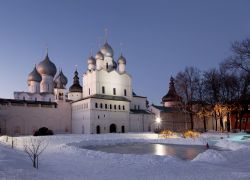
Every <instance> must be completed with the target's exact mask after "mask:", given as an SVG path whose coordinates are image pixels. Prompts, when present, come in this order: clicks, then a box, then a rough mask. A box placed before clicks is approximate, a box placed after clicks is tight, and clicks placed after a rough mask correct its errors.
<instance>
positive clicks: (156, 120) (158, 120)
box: [155, 117, 161, 138]
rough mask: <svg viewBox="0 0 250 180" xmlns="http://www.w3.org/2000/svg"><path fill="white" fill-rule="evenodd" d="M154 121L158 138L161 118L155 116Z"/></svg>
mask: <svg viewBox="0 0 250 180" xmlns="http://www.w3.org/2000/svg"><path fill="white" fill-rule="evenodd" d="M155 122H156V124H157V130H158V138H159V134H160V123H161V118H160V117H157V118H156V119H155Z"/></svg>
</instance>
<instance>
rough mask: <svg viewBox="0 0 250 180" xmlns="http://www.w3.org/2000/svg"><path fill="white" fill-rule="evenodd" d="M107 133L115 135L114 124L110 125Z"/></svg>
mask: <svg viewBox="0 0 250 180" xmlns="http://www.w3.org/2000/svg"><path fill="white" fill-rule="evenodd" d="M109 132H110V133H116V125H115V124H111V125H110V127H109Z"/></svg>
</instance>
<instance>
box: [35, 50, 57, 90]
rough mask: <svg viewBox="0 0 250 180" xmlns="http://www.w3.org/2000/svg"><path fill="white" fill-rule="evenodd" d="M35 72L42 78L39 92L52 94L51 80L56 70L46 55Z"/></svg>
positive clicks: (52, 85)
mask: <svg viewBox="0 0 250 180" xmlns="http://www.w3.org/2000/svg"><path fill="white" fill-rule="evenodd" d="M37 71H38V72H39V74H40V75H41V76H42V81H41V83H40V92H41V93H44V92H46V93H53V91H54V84H53V78H54V76H55V74H56V71H57V70H56V66H55V64H54V63H53V62H51V61H50V59H49V56H48V53H47V54H46V57H45V58H44V60H43V61H41V62H40V63H39V64H38V66H37Z"/></svg>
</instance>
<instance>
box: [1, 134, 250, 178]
mask: <svg viewBox="0 0 250 180" xmlns="http://www.w3.org/2000/svg"><path fill="white" fill-rule="evenodd" d="M243 135H244V134H230V137H229V138H228V136H227V134H220V133H206V134H202V136H201V137H199V138H196V139H191V138H190V139H189V138H188V139H184V138H168V139H161V138H160V139H159V138H158V136H157V135H156V134H150V133H144V134H132V133H129V134H103V135H55V136H47V137H41V138H42V139H43V140H44V142H45V143H48V146H47V148H46V149H45V151H44V152H43V153H42V154H41V156H40V158H39V169H38V170H37V169H34V168H33V167H32V164H31V161H30V159H29V158H28V156H27V154H25V152H24V151H23V143H24V142H27V141H28V140H29V139H30V137H28V136H25V137H17V138H15V139H14V146H15V147H14V149H12V148H11V146H10V143H11V138H8V142H7V143H6V140H7V137H6V136H0V179H1V180H2V179H8V180H9V179H10V180H12V179H13V180H14V179H22V180H32V179H38V180H44V179H48V180H55V179H56V180H71V179H72V180H74V179H84V180H85V179H86V180H93V179H98V180H99V179H100V180H113V179H114V180H130V179H136V180H137V179H138V180H140V179H143V180H147V179H150V180H157V179H161V180H162V179H168V180H172V179H173V180H174V179H185V180H196V179H197V180H202V179H211V180H212V179H213V180H215V179H223V180H226V179H227V180H228V179H232V180H235V179H246V180H249V179H250V139H246V140H241V138H242V137H243ZM245 135H246V134H245ZM222 137H223V138H222ZM130 142H150V143H166V144H185V145H190V144H191V145H205V144H206V143H207V142H209V144H211V145H212V144H213V145H215V146H218V147H221V148H226V149H229V150H230V151H216V150H212V149H208V150H206V151H205V152H203V153H201V154H199V155H198V156H197V157H196V158H195V159H193V160H192V161H185V160H181V159H178V158H175V157H170V156H154V155H131V154H130V155H128V154H112V153H104V152H98V151H91V150H86V149H81V148H79V147H80V146H88V145H114V144H117V143H130Z"/></svg>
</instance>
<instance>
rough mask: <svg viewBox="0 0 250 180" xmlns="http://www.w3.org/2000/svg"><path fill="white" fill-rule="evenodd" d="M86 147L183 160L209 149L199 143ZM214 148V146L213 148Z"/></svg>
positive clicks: (88, 147)
mask: <svg viewBox="0 0 250 180" xmlns="http://www.w3.org/2000/svg"><path fill="white" fill-rule="evenodd" d="M82 148H84V149H89V150H94V151H102V152H107V153H119V154H140V155H142V154H151V155H158V156H167V155H168V156H175V157H177V158H180V159H183V160H192V159H194V158H195V157H196V156H197V155H198V154H199V153H202V152H204V151H206V150H207V147H206V146H199V145H175V144H153V143H132V144H116V145H109V146H87V147H82ZM213 149H214V148H213Z"/></svg>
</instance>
